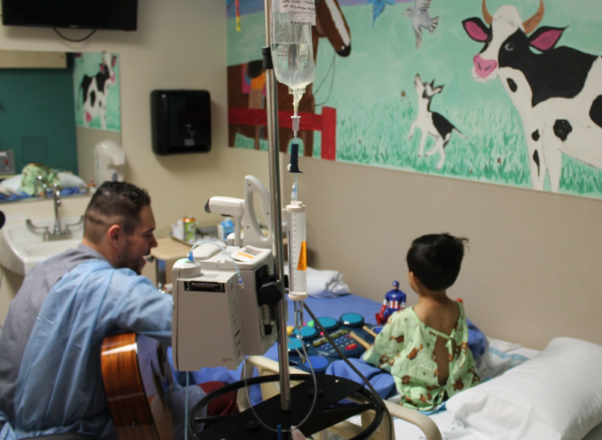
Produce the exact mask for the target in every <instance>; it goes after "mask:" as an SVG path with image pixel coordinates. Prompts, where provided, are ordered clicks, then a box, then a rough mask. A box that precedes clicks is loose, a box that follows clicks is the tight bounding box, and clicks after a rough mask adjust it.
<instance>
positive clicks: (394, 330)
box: [363, 313, 405, 371]
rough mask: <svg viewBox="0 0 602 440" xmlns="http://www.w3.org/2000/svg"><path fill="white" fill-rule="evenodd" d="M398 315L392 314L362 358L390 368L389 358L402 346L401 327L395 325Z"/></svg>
mask: <svg viewBox="0 0 602 440" xmlns="http://www.w3.org/2000/svg"><path fill="white" fill-rule="evenodd" d="M396 315H398V314H397V313H396V314H394V315H393V319H391V323H390V324H386V325H385V326H384V327H383V329H382V330H381V332H380V333H379V334H378V336H377V337H376V339H375V340H374V346H373V347H372V348H371V349H369V350H368V351H366V353H365V354H364V356H363V359H364V360H365V361H366V362H368V363H370V364H372V365H375V366H377V367H379V368H382V369H385V370H387V371H390V370H391V364H390V363H389V361H390V360H393V359H395V358H396V357H397V356H398V355H399V353H401V352H402V351H403V348H404V345H405V344H404V339H405V337H404V335H403V327H402V326H401V325H395V321H396V319H395V318H397V316H396Z"/></svg>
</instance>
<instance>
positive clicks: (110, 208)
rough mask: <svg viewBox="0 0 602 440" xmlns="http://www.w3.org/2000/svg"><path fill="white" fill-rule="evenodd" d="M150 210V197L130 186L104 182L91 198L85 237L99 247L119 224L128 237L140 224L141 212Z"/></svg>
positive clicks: (87, 212)
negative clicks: (114, 226)
mask: <svg viewBox="0 0 602 440" xmlns="http://www.w3.org/2000/svg"><path fill="white" fill-rule="evenodd" d="M144 206H150V197H149V195H148V193H147V192H146V191H145V190H143V189H141V188H138V187H137V186H136V185H133V184H131V183H127V182H105V183H103V184H102V185H100V187H98V189H97V190H96V193H94V195H93V196H92V199H91V200H90V203H89V204H88V207H87V208H86V214H85V220H86V221H85V226H84V235H85V236H86V238H88V239H89V240H91V241H92V242H93V243H99V242H100V239H101V238H102V236H103V235H104V233H105V232H106V231H107V230H108V229H109V227H111V226H112V225H115V224H118V225H119V226H121V228H123V230H124V231H125V233H126V234H127V235H129V234H132V233H133V232H134V230H135V229H136V226H138V224H139V223H140V210H141V209H142V208H143V207H144Z"/></svg>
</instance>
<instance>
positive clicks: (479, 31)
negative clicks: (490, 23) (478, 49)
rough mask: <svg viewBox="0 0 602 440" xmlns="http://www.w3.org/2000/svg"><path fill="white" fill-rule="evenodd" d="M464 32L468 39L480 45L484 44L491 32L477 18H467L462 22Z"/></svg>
mask: <svg viewBox="0 0 602 440" xmlns="http://www.w3.org/2000/svg"><path fill="white" fill-rule="evenodd" d="M462 26H464V30H465V31H466V33H467V34H468V36H469V37H470V38H472V39H473V40H475V41H478V42H480V43H485V42H486V41H487V40H489V35H490V34H491V30H490V29H489V28H488V27H487V26H486V25H485V23H483V21H481V19H480V18H478V17H472V18H467V19H466V20H464V21H463V22H462Z"/></svg>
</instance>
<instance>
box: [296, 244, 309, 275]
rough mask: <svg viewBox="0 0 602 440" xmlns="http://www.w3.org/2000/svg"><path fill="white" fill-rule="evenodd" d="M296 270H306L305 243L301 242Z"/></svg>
mask: <svg viewBox="0 0 602 440" xmlns="http://www.w3.org/2000/svg"><path fill="white" fill-rule="evenodd" d="M297 270H307V242H305V241H302V242H301V250H299V263H297Z"/></svg>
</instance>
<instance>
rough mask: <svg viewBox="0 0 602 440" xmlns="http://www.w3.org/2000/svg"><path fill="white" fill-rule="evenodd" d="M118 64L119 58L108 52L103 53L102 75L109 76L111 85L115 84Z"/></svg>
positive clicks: (100, 67) (100, 65) (100, 66)
mask: <svg viewBox="0 0 602 440" xmlns="http://www.w3.org/2000/svg"><path fill="white" fill-rule="evenodd" d="M116 64H117V56H116V55H111V54H110V53H108V52H103V54H102V63H100V64H99V69H100V71H101V72H102V73H107V74H108V75H109V80H110V81H111V84H115V70H114V69H115V65H116Z"/></svg>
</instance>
